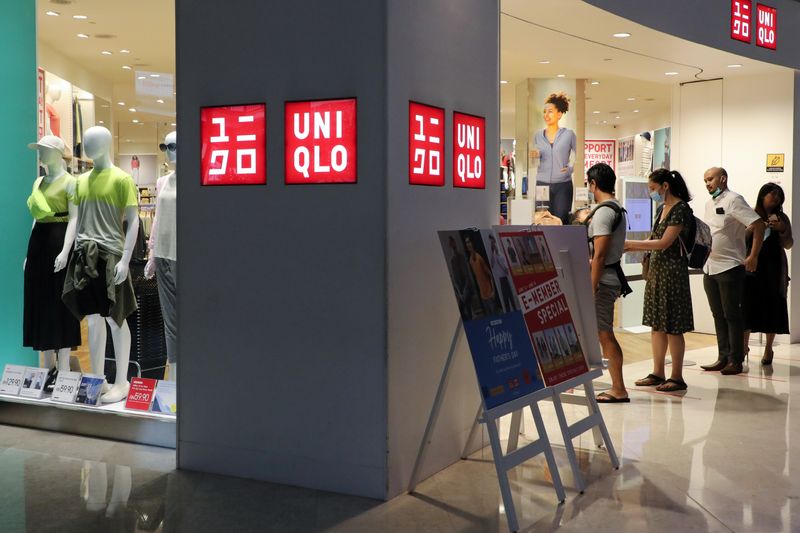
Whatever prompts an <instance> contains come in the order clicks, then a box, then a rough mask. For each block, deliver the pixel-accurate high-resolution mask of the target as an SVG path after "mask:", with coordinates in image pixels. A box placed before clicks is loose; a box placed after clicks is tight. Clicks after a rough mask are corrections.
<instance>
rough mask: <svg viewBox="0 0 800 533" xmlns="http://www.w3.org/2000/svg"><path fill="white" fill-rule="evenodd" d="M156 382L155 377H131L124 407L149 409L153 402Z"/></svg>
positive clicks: (139, 409) (138, 409)
mask: <svg viewBox="0 0 800 533" xmlns="http://www.w3.org/2000/svg"><path fill="white" fill-rule="evenodd" d="M156 383H158V380H155V379H148V378H133V379H132V380H131V389H130V391H128V399H127V400H126V401H125V409H134V410H136V411H149V410H150V404H151V403H152V402H153V392H154V391H155V389H156Z"/></svg>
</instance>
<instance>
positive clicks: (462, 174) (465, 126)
mask: <svg viewBox="0 0 800 533" xmlns="http://www.w3.org/2000/svg"><path fill="white" fill-rule="evenodd" d="M453 186H454V187H463V188H467V189H485V188H486V119H485V118H483V117H478V116H475V115H468V114H466V113H458V112H455V113H453Z"/></svg>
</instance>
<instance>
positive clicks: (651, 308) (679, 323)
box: [642, 202, 694, 335]
mask: <svg viewBox="0 0 800 533" xmlns="http://www.w3.org/2000/svg"><path fill="white" fill-rule="evenodd" d="M693 217H694V214H693V213H692V209H691V208H690V207H689V205H688V204H687V203H686V202H678V203H677V204H675V205H674V206H672V209H670V211H669V213H667V217H666V219H664V220H660V221H659V222H658V224H657V225H656V227H655V228H653V235H652V237H651V239H655V240H658V239H660V238H661V237H662V236H663V235H664V232H665V231H667V227H668V226H683V229H682V230H681V233H680V237H679V238H678V239H675V240H674V241H673V243H672V244H671V245H670V246H669V248H667V249H666V250H661V251H654V252H652V253H651V255H650V272H649V274H648V278H649V279H648V280H647V284H646V285H645V289H644V317H643V318H642V323H643V324H644V325H646V326H650V327H651V328H653V330H655V331H663V332H665V333H668V334H670V335H680V334H681V333H685V332H687V331H692V330H693V329H694V317H693V315H692V294H691V292H690V290H689V263H688V260H687V258H686V256H685V255H684V254H683V251H682V249H681V243H680V240H679V239H683V242H684V243H689V237H690V236H691V226H692V223H693Z"/></svg>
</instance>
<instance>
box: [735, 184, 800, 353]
mask: <svg viewBox="0 0 800 533" xmlns="http://www.w3.org/2000/svg"><path fill="white" fill-rule="evenodd" d="M784 199H785V196H784V193H783V189H782V188H781V186H780V185H778V184H776V183H767V184H765V185H764V186H763V187H761V190H760V191H758V199H757V200H756V205H755V210H756V213H758V215H759V216H760V217H761V220H762V222H763V224H764V225H765V226H766V229H765V230H764V244H762V245H761V251H760V252H759V254H758V268H756V271H755V272H753V273H752V275H749V276H747V277H746V278H745V282H744V298H743V301H742V310H743V311H744V328H745V331H744V351H745V353H748V352H749V351H750V347H749V346H748V344H749V341H750V332H751V331H757V332H761V333H766V336H767V345H766V346H765V347H764V355H763V357H762V359H761V364H762V365H771V364H772V356H773V352H772V343H773V342H775V335H776V334H779V333H780V334H786V333H789V312H788V309H787V305H786V295H787V293H788V289H789V266H788V262H787V260H786V250H788V249H790V248H791V247H792V245H793V244H794V239H792V225H791V223H790V222H789V217H788V216H786V214H785V213H784V212H783V202H784ZM752 246H753V231H752V230H751V229H748V231H747V249H748V251H749V250H750V249H751V248H752Z"/></svg>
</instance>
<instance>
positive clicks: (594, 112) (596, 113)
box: [592, 111, 600, 115]
mask: <svg viewBox="0 0 800 533" xmlns="http://www.w3.org/2000/svg"><path fill="white" fill-rule="evenodd" d="M592 113H593V114H595V115H599V114H600V111H592Z"/></svg>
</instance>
